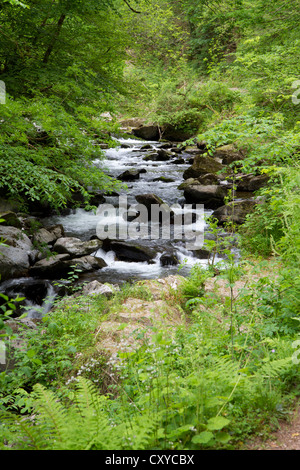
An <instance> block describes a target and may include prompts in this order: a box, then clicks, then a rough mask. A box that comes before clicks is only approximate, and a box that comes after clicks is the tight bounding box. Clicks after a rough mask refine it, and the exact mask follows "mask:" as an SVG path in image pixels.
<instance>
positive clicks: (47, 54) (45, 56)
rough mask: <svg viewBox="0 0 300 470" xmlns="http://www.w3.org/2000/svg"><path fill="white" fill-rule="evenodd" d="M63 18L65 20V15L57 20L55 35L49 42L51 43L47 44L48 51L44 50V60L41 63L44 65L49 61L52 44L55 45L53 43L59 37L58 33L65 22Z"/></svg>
mask: <svg viewBox="0 0 300 470" xmlns="http://www.w3.org/2000/svg"><path fill="white" fill-rule="evenodd" d="M65 18H66V15H65V14H62V15H61V17H60V18H59V20H58V23H57V27H56V31H55V34H54V35H53V38H52V41H51V43H50V44H49V46H48V49H47V50H46V52H45V55H44V58H43V63H44V64H47V62H48V60H49V57H50V54H51V52H52V50H53V47H54V44H55V42H56V40H57V38H58V36H59V33H60V31H61V28H62V25H63V22H64V21H65Z"/></svg>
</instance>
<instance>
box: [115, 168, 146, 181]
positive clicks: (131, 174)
mask: <svg viewBox="0 0 300 470" xmlns="http://www.w3.org/2000/svg"><path fill="white" fill-rule="evenodd" d="M140 173H143V171H142V170H135V169H134V168H132V169H130V170H126V171H124V172H123V173H122V174H121V175H119V176H118V180H120V181H134V180H138V179H139V177H140Z"/></svg>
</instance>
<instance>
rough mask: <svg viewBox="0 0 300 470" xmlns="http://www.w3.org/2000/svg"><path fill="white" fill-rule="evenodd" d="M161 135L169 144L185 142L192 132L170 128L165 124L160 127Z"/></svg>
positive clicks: (169, 125) (170, 126)
mask: <svg viewBox="0 0 300 470" xmlns="http://www.w3.org/2000/svg"><path fill="white" fill-rule="evenodd" d="M161 134H162V137H163V139H165V140H169V141H171V142H184V141H185V140H187V139H190V138H191V137H192V136H193V134H194V132H193V131H187V130H186V129H180V128H178V127H175V126H172V125H171V124H166V125H164V126H163V127H162V129H161Z"/></svg>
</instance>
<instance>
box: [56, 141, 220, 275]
mask: <svg viewBox="0 0 300 470" xmlns="http://www.w3.org/2000/svg"><path fill="white" fill-rule="evenodd" d="M146 144H148V145H151V148H152V149H148V150H147V151H145V150H143V149H141V148H142V147H143V146H145V145H146ZM161 145H162V144H160V143H158V142H152V141H151V142H146V141H138V140H134V139H126V140H125V139H120V140H119V146H118V147H116V148H111V149H108V150H106V151H105V159H104V160H95V161H94V164H95V165H97V166H99V167H100V168H102V169H104V170H105V171H106V173H107V174H109V175H111V176H114V177H118V176H119V175H120V174H122V173H123V172H124V171H126V170H129V169H135V170H144V172H143V173H140V177H139V179H138V180H135V181H132V182H128V183H126V184H127V187H128V189H127V190H126V191H125V190H124V191H122V194H123V195H126V196H127V201H128V205H134V204H136V203H137V201H136V199H135V196H137V195H141V194H147V193H154V194H155V195H157V196H158V197H160V198H161V199H162V200H163V201H164V202H165V203H166V204H168V205H169V206H173V207H175V205H178V203H181V204H183V203H184V199H183V191H182V190H179V189H178V186H179V185H180V183H182V181H183V172H184V170H186V169H187V168H188V167H189V166H190V165H191V163H190V162H189V158H190V156H189V155H183V157H185V163H182V164H178V163H175V161H176V160H178V158H181V157H182V155H181V154H179V155H176V156H174V158H173V159H171V160H169V161H163V162H162V161H151V160H148V161H145V160H144V159H143V157H145V156H146V155H147V154H149V153H151V151H155V150H157V149H158V148H160V146H161ZM123 146H124V147H126V148H123ZM161 176H163V177H166V178H168V179H172V180H173V182H164V181H155V180H156V179H157V178H159V177H161ZM120 194H121V193H119V195H115V196H106V204H111V205H113V206H115V207H117V206H118V203H119V196H120ZM211 212H212V211H209V210H208V211H205V215H207V216H208V215H210V214H211ZM116 220H117V221H120V217H118V214H117V212H116ZM116 220H113V219H112V220H111V223H112V224H113V223H115V222H116ZM47 223H49V224H56V223H61V224H62V225H63V226H64V229H65V233H66V236H73V237H78V238H80V239H82V240H88V239H90V237H91V236H93V235H95V234H96V227H97V224H98V223H99V215H97V214H95V213H94V212H86V211H85V210H84V209H78V210H76V211H74V212H73V213H71V214H69V215H67V216H61V217H52V218H50V219H48V221H47ZM106 223H107V221H106ZM204 226H205V223H204V222H203V228H204ZM137 244H140V245H143V244H144V245H146V246H150V247H152V248H153V247H154V248H156V249H157V256H156V258H155V259H154V262H153V264H148V263H146V262H125V261H118V260H117V259H116V257H115V253H114V252H105V251H103V250H99V251H98V253H97V256H100V257H101V258H103V259H104V260H105V261H106V263H107V267H105V268H103V269H101V270H99V271H98V272H93V273H92V274H88V275H85V276H84V278H85V280H94V279H97V280H99V281H100V282H110V283H118V284H120V283H122V282H124V281H132V280H138V279H154V278H158V277H165V276H168V275H170V274H176V273H180V274H181V275H187V274H188V273H189V272H190V270H191V268H192V266H194V265H195V264H196V263H201V264H202V265H207V260H200V259H198V258H196V257H195V256H194V254H193V252H192V251H190V250H187V249H186V246H185V243H184V241H183V240H177V241H176V240H162V239H160V240H156V241H154V240H152V241H151V242H146V241H143V240H139V241H138V242H137ZM164 248H172V249H174V250H175V252H176V255H177V257H178V260H179V263H180V264H179V266H161V265H160V256H161V254H162V252H163V251H164Z"/></svg>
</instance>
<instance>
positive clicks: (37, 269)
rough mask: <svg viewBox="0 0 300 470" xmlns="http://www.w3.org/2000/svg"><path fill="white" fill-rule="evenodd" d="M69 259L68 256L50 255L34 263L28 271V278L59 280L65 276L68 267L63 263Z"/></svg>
mask: <svg viewBox="0 0 300 470" xmlns="http://www.w3.org/2000/svg"><path fill="white" fill-rule="evenodd" d="M69 259H70V255H68V254H59V255H52V256H50V258H44V259H41V260H40V261H38V262H37V263H35V264H34V265H33V266H32V267H31V268H30V270H29V274H30V276H33V277H40V278H44V279H59V278H60V277H63V276H65V275H66V274H67V271H68V267H67V266H66V265H65V263H64V261H67V260H69Z"/></svg>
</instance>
